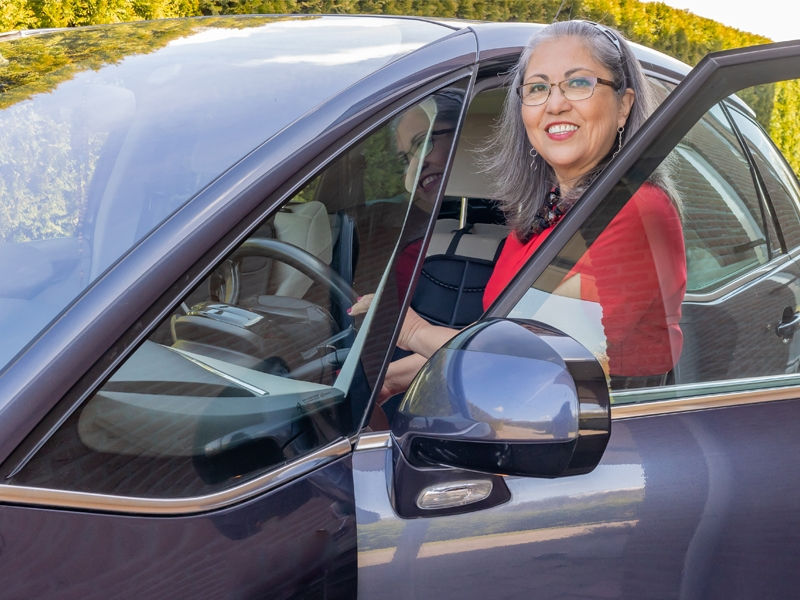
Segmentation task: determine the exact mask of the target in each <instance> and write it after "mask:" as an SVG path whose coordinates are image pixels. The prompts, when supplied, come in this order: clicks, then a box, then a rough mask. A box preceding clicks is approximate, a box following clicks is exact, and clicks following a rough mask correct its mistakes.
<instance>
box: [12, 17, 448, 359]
mask: <svg viewBox="0 0 800 600" xmlns="http://www.w3.org/2000/svg"><path fill="white" fill-rule="evenodd" d="M450 31H451V30H449V29H447V28H445V27H442V26H439V25H436V24H432V23H427V22H423V21H417V20H411V19H409V20H394V19H382V18H351V17H280V18H276V17H244V18H242V17H216V18H204V19H184V20H165V21H153V22H144V23H132V24H122V25H113V26H102V27H91V28H83V29H77V30H57V31H52V32H47V33H41V34H36V35H27V36H20V37H16V38H12V39H7V40H6V41H4V42H2V43H0V92H2V93H0V131H2V132H3V134H2V136H0V281H2V283H0V330H2V331H3V334H4V343H3V344H2V348H1V349H0V369H3V368H4V367H5V365H7V363H8V361H9V360H10V359H11V358H12V357H13V356H14V355H15V354H16V353H17V352H19V350H21V349H22V348H23V347H24V346H25V345H26V344H27V343H29V342H30V341H31V340H32V339H34V338H35V337H36V336H37V335H38V333H39V332H40V331H41V330H42V329H43V328H44V327H45V326H46V325H47V324H48V323H49V322H50V321H51V320H52V319H53V318H54V317H55V316H56V315H58V314H59V313H60V312H61V311H62V310H63V309H64V308H66V307H67V306H68V305H69V304H70V303H71V302H72V301H73V300H74V299H75V298H77V297H78V296H79V295H80V294H81V293H82V292H83V291H84V290H85V289H86V288H87V287H88V286H89V285H90V284H91V282H92V281H94V280H95V279H96V278H97V277H98V276H99V275H101V274H102V273H103V272H104V271H105V270H106V269H107V268H108V267H109V266H110V265H112V264H113V263H114V262H115V261H116V260H118V259H119V258H120V257H121V256H122V255H123V254H125V253H126V252H127V251H128V250H130V249H131V248H132V247H133V246H134V245H135V244H136V243H137V242H138V241H140V240H141V239H142V238H143V237H144V236H146V235H147V234H148V233H149V232H150V231H152V230H153V229H154V228H155V227H156V226H157V225H158V224H159V223H161V222H162V221H163V220H164V219H165V218H166V217H168V216H169V215H170V214H172V213H173V212H174V211H175V210H176V209H177V208H179V207H180V206H181V205H183V204H184V203H186V201H187V200H189V199H190V198H191V197H192V196H194V195H195V194H196V193H197V192H198V191H200V190H201V189H202V188H203V187H205V186H206V185H207V184H208V183H210V182H211V181H213V180H214V179H215V178H216V177H218V176H219V175H220V174H221V173H222V172H224V171H225V170H226V169H227V168H229V167H230V166H231V165H233V164H234V163H235V162H237V161H238V160H239V159H240V158H242V157H243V156H245V155H246V154H247V153H248V152H250V151H251V150H252V149H254V148H255V147H257V146H258V145H259V144H261V143H262V142H264V141H265V140H267V139H269V138H270V137H272V136H273V135H274V134H275V133H276V132H278V131H280V130H281V129H283V128H284V127H286V126H287V125H288V124H290V123H292V122H293V121H295V120H296V119H298V118H299V117H301V116H302V115H303V114H305V113H307V112H309V111H310V110H312V109H313V108H314V107H315V106H318V105H319V104H320V103H322V102H324V101H325V100H326V99H329V98H331V97H332V96H334V95H335V94H337V93H338V92H340V91H342V90H343V89H345V88H346V87H348V86H350V85H352V84H353V83H354V82H356V81H358V80H359V79H361V78H363V77H364V76H366V75H368V74H369V73H372V72H374V71H375V70H377V69H379V68H380V67H382V66H383V65H385V64H387V63H389V62H391V61H392V60H394V59H396V58H397V57H398V56H400V55H402V54H404V53H407V52H410V51H411V50H413V49H415V48H418V47H420V46H422V45H424V44H426V43H429V42H430V41H432V40H434V39H436V38H439V37H443V36H444V35H447V34H448V33H450Z"/></svg>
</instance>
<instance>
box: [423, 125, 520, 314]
mask: <svg viewBox="0 0 800 600" xmlns="http://www.w3.org/2000/svg"><path fill="white" fill-rule="evenodd" d="M491 118H492V117H491V115H488V114H480V113H470V114H468V115H467V118H466V121H465V122H464V125H463V127H462V131H461V136H460V137H459V143H458V147H457V149H456V154H455V157H454V159H453V166H452V169H451V172H450V177H449V179H448V184H447V189H446V191H445V195H446V196H449V197H451V198H452V197H455V198H461V199H462V203H461V206H462V208H461V213H462V214H461V219H460V220H459V219H450V218H444V219H439V220H437V221H436V224H435V227H434V231H433V234H432V236H431V240H430V243H429V245H428V250H427V253H426V258H425V262H424V263H423V267H422V275H421V276H420V279H419V281H418V283H417V288H416V291H415V293H414V298H413V299H412V301H411V306H412V307H413V308H414V309H415V310H416V311H417V312H418V313H419V314H420V315H422V316H423V317H424V318H426V319H427V320H428V321H430V322H432V323H435V324H437V325H446V326H450V327H464V326H465V325H468V324H469V323H472V322H473V321H475V320H476V319H478V318H479V317H480V315H481V314H482V313H483V291H484V288H485V286H486V282H487V281H488V279H489V276H490V275H491V273H492V269H493V265H494V262H495V260H496V258H497V255H498V254H499V250H500V247H501V244H502V242H503V240H504V239H505V237H506V235H507V234H508V228H507V227H506V226H505V225H499V224H495V223H472V224H470V223H467V218H466V217H467V216H468V214H467V213H468V211H467V207H468V205H469V200H470V199H484V200H491V199H492V192H491V189H490V187H489V179H488V176H487V175H485V174H483V173H482V172H481V169H480V167H479V166H478V165H477V160H476V159H477V157H478V154H477V152H476V149H477V148H479V147H481V146H482V145H484V141H485V139H486V138H487V136H488V135H489V134H490V132H491ZM462 224H463V225H462Z"/></svg>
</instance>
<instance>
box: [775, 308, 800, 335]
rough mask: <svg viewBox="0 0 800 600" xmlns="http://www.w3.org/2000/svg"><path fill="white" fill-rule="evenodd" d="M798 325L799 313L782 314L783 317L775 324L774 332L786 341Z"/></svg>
mask: <svg viewBox="0 0 800 600" xmlns="http://www.w3.org/2000/svg"><path fill="white" fill-rule="evenodd" d="M787 312H788V311H787ZM798 325H800V313H797V312H796V313H789V314H788V315H787V314H784V316H783V319H782V320H781V321H780V323H778V324H777V325H776V326H775V333H777V334H778V337H782V338H783V340H784V341H787V340H788V339H789V338H791V337H792V336H793V335H794V332H795V329H797V327H798Z"/></svg>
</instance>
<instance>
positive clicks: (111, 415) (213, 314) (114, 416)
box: [13, 89, 463, 497]
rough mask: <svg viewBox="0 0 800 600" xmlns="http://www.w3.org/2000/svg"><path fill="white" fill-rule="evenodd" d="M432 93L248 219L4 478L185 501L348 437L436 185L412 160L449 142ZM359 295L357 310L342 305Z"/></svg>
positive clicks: (453, 104) (443, 113)
mask: <svg viewBox="0 0 800 600" xmlns="http://www.w3.org/2000/svg"><path fill="white" fill-rule="evenodd" d="M440 95H441V92H440V93H437V94H436V95H434V97H429V98H427V99H425V100H424V101H423V102H421V103H420V104H418V105H415V106H413V107H411V108H409V109H408V110H406V111H405V112H403V113H401V114H400V115H399V116H397V117H395V118H394V119H392V121H391V122H390V123H389V124H387V125H385V126H383V127H382V128H380V129H378V130H377V131H375V132H374V133H372V134H371V135H370V136H368V137H367V138H365V139H364V140H362V141H361V142H360V143H358V144H357V145H355V146H354V147H351V148H350V149H348V150H347V151H346V152H344V153H343V154H342V155H341V156H340V157H339V158H338V159H336V160H335V161H334V162H332V163H331V164H330V165H329V166H328V167H326V168H325V170H324V171H323V172H322V173H321V174H319V175H318V176H316V177H315V178H314V179H312V180H311V181H310V182H309V183H308V184H307V185H305V186H304V187H303V188H302V189H301V190H300V191H299V192H298V193H297V194H295V196H294V197H292V198H291V199H290V200H289V201H288V202H287V203H286V204H285V205H284V206H283V207H282V208H281V209H280V211H278V212H277V213H276V214H275V215H273V216H272V217H271V218H269V219H268V220H267V221H266V222H264V223H261V224H260V225H259V226H258V227H257V228H256V229H255V231H254V233H252V234H251V235H250V237H249V238H248V239H246V240H245V241H244V242H243V243H242V244H241V245H240V246H239V247H238V248H237V249H236V250H235V251H234V252H233V253H232V254H231V255H229V256H228V257H227V258H226V259H225V260H224V261H223V262H222V263H221V264H219V265H217V266H216V268H215V269H214V270H213V272H212V273H211V274H210V275H209V276H208V277H207V278H206V279H205V280H204V281H203V282H202V283H201V284H200V285H198V286H197V287H196V289H194V290H193V291H192V292H191V293H190V294H189V295H188V296H187V297H186V298H184V299H183V301H182V302H181V303H180V305H179V306H178V307H177V308H176V310H175V311H174V313H173V314H172V315H170V317H169V318H168V319H167V320H166V321H164V322H163V323H161V324H160V326H159V327H158V328H157V329H156V330H155V331H154V333H153V334H152V335H151V336H150V337H149V339H148V340H147V341H145V342H144V343H143V344H142V345H141V346H140V347H139V348H138V349H137V350H136V351H135V352H134V353H133V354H132V355H131V356H130V357H129V358H128V359H127V360H126V361H125V362H124V363H123V364H122V366H121V367H120V368H119V369H118V370H117V371H116V372H115V373H114V375H113V376H112V377H111V378H110V379H109V380H108V381H107V382H106V383H105V385H103V386H102V388H101V389H100V390H98V391H97V392H96V393H95V394H94V395H93V396H92V397H90V398H89V399H88V401H86V402H85V403H84V404H83V405H82V406H80V407H78V408H77V410H75V411H74V412H72V414H71V415H70V416H69V417H68V418H67V420H66V422H65V423H64V424H63V425H62V426H61V427H60V428H59V429H58V430H57V431H56V432H55V434H54V435H53V436H52V437H51V438H50V439H49V440H48V441H47V442H46V443H45V445H44V446H43V447H42V448H41V450H40V451H39V452H38V453H37V454H36V455H35V456H34V457H33V459H32V460H31V461H30V462H29V463H28V464H27V465H26V466H25V467H24V468H23V469H22V470H21V471H20V472H19V473H18V474H16V475H15V476H14V478H13V481H14V482H15V483H19V484H24V485H34V486H44V487H55V488H61V489H74V490H80V491H90V492H98V493H106V494H120V495H130V496H139V497H186V496H196V495H202V494H206V493H209V492H213V491H216V490H218V489H221V488H225V487H229V486H232V485H235V484H238V483H241V482H242V481H246V480H247V479H248V478H252V477H255V476H257V475H259V474H261V473H264V472H265V471H266V470H267V469H269V468H271V467H276V466H279V465H283V464H285V463H287V462H289V461H291V460H293V459H295V458H297V457H300V456H303V455H305V454H308V453H310V452H313V451H314V450H316V449H318V448H320V447H322V446H324V445H326V444H328V443H330V442H332V441H334V440H336V439H339V438H341V437H342V436H345V435H350V434H352V433H354V431H355V430H356V427H357V425H358V423H359V422H360V420H361V418H362V416H363V414H364V411H365V409H366V405H367V401H368V399H369V396H370V391H371V389H370V388H371V383H370V381H369V379H368V377H367V376H366V370H365V366H364V363H365V362H368V361H370V360H372V361H373V362H374V361H375V360H378V361H380V360H382V359H383V353H385V352H386V349H387V347H388V341H389V340H388V338H389V336H390V335H391V332H392V330H393V328H394V325H395V323H396V320H397V315H398V314H399V306H400V303H401V301H402V298H403V296H404V294H405V292H406V289H407V287H408V286H409V285H410V278H411V275H412V272H413V268H414V265H415V263H416V262H417V258H418V254H419V252H420V249H421V247H422V244H421V242H420V243H417V240H419V239H420V238H421V237H422V236H423V233H424V231H425V229H426V227H427V225H428V222H429V220H430V213H431V208H430V202H432V201H433V200H434V199H435V196H436V194H437V193H438V188H436V189H434V188H433V187H430V186H426V185H423V184H426V183H429V182H426V181H425V179H424V178H423V179H420V174H421V173H423V174H424V173H425V169H426V167H425V165H426V164H427V163H426V161H425V160H424V159H425V158H426V157H428V156H432V155H434V153H435V152H437V151H439V152H443V153H444V155H445V156H447V154H448V153H449V150H450V147H451V145H452V141H453V137H454V135H453V130H452V129H450V131H449V133H447V134H446V135H445V134H441V133H439V134H437V133H436V131H437V128H438V129H439V130H441V129H446V128H445V127H444V124H443V119H448V118H449V119H454V120H453V121H452V123H450V125H451V126H452V128H454V127H455V125H456V124H457V117H458V114H459V111H460V108H461V104H462V101H463V91H462V90H460V89H453V90H451V91H450V92H449V93H448V94H447V96H448V101H447V102H442V101H440V100H439V96H440ZM448 111H449V112H448ZM366 293H375V294H376V300H375V301H373V303H372V305H371V308H370V309H369V311H367V312H366V313H365V314H359V315H357V316H351V315H350V314H348V310H349V309H350V307H351V306H352V304H353V303H354V302H355V301H356V298H357V297H358V296H360V295H362V294H366ZM386 298H388V301H387V302H384V299H386ZM378 299H380V301H378ZM386 306H388V307H389V309H388V310H387V309H385V308H383V307H386ZM376 307H382V308H381V309H382V310H383V312H382V313H380V314H379V315H376V314H373V313H374V312H375V311H376V310H379V309H378V308H376ZM376 336H383V338H385V339H383V341H382V342H379V343H377V344H376V343H375V342H374V338H376ZM370 340H373V341H372V342H370ZM370 353H372V354H373V355H376V354H380V356H379V357H376V356H371V355H370Z"/></svg>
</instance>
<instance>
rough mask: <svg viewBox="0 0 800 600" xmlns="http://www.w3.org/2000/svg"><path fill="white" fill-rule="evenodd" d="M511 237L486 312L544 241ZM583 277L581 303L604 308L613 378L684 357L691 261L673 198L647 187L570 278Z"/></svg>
mask: <svg viewBox="0 0 800 600" xmlns="http://www.w3.org/2000/svg"><path fill="white" fill-rule="evenodd" d="M552 230H553V228H552V227H550V228H549V229H545V230H544V231H542V232H541V233H539V234H537V235H534V236H533V238H532V239H531V240H530V241H529V242H528V243H527V244H523V243H521V242H520V241H519V238H517V236H516V234H514V233H512V234H510V235H509V236H508V238H507V239H506V243H505V246H504V247H503V251H502V252H501V254H500V257H499V258H498V260H497V264H496V265H495V268H494V272H493V273H492V277H491V279H490V280H489V283H488V284H487V286H486V291H485V292H484V295H483V305H484V309H485V308H488V306H489V305H490V304H491V303H492V302H494V300H495V299H496V298H497V296H499V295H500V292H501V291H502V290H503V289H504V288H505V287H506V285H508V283H509V282H510V281H511V279H512V278H513V277H514V275H516V273H517V272H518V271H519V270H520V269H521V268H522V266H523V265H524V264H525V263H526V262H527V260H528V259H529V258H530V257H531V255H532V254H533V253H534V252H535V251H536V249H537V248H538V247H539V246H540V245H541V244H542V242H543V241H544V240H545V239H546V238H547V236H548V235H549V234H550V232H551V231H552ZM578 273H579V274H580V276H581V277H580V282H581V292H580V294H581V299H582V300H589V301H593V302H598V303H599V304H600V306H601V307H602V311H603V316H602V323H603V330H604V331H605V335H606V353H607V355H608V361H609V372H610V374H611V375H621V376H639V375H660V374H663V373H666V372H668V371H669V370H671V369H672V368H673V367H674V366H675V363H677V361H678V358H679V357H680V353H681V348H682V346H683V334H682V333H681V330H680V325H679V323H680V318H681V302H682V301H683V296H684V293H685V292H686V256H685V253H684V244H683V229H682V228H681V222H680V216H679V215H678V211H677V210H676V209H675V206H674V205H673V204H672V202H671V201H670V199H669V197H668V196H667V195H666V194H665V193H664V192H663V191H662V190H661V189H659V188H657V187H655V186H654V185H652V184H649V183H646V184H644V185H643V186H642V187H641V188H640V189H639V190H638V191H637V192H636V194H634V195H633V197H632V198H631V199H630V200H629V201H628V203H627V204H626V205H625V206H624V207H623V208H622V210H621V211H620V212H619V213H618V214H617V216H616V217H614V219H613V220H612V221H611V223H609V225H608V227H606V229H605V230H604V231H603V232H602V233H601V234H600V235H599V236H598V237H597V239H596V241H595V242H594V243H593V244H592V245H591V246H590V247H589V249H588V250H587V251H586V252H585V253H584V255H583V256H582V257H581V259H580V260H579V261H578V262H577V263H576V265H575V267H574V268H573V269H572V270H571V271H570V272H569V273H568V274H567V276H566V277H565V278H564V279H565V280H566V279H568V278H569V277H571V276H572V275H575V274H578Z"/></svg>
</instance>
